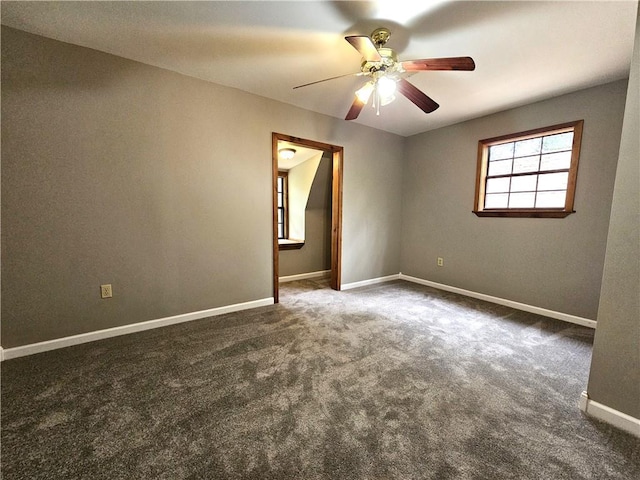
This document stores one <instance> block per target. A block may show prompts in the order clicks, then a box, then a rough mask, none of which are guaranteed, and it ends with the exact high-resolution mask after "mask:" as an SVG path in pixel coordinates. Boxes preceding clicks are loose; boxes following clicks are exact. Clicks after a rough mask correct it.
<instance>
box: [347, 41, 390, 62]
mask: <svg viewBox="0 0 640 480" xmlns="http://www.w3.org/2000/svg"><path fill="white" fill-rule="evenodd" d="M344 39H345V40H346V41H347V42H349V43H350V44H351V46H352V47H353V48H355V49H356V50H358V51H359V52H360V55H362V56H363V57H364V59H365V60H366V61H367V62H379V61H380V60H382V57H381V56H380V53H378V49H377V48H376V46H375V45H374V44H373V42H372V41H371V39H370V38H369V37H367V36H365V35H352V36H350V37H344Z"/></svg>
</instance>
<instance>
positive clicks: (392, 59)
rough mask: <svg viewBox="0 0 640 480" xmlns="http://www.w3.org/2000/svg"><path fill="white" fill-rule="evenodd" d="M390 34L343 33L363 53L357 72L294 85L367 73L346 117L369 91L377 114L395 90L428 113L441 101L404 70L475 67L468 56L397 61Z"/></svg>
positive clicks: (356, 110) (357, 108) (379, 31)
mask: <svg viewBox="0 0 640 480" xmlns="http://www.w3.org/2000/svg"><path fill="white" fill-rule="evenodd" d="M390 36H391V32H390V31H389V30H388V29H386V28H377V29H376V30H374V31H373V33H371V36H370V37H367V36H366V35H352V36H348V37H345V40H346V41H347V42H349V43H350V44H351V46H353V48H355V49H356V50H357V51H358V52H360V54H361V55H362V57H363V58H362V64H361V66H360V70H361V71H360V72H358V73H351V74H347V75H338V76H337V77H331V78H325V79H324V80H319V81H317V82H311V83H305V84H304V85H298V86H297V87H293V88H294V89H296V88H302V87H307V86H309V85H315V84H316V83H321V82H326V81H328V80H335V79H336V78H342V77H348V76H352V75H356V76H366V77H369V78H370V80H369V81H368V82H367V83H365V84H364V86H362V87H361V88H360V89H359V90H358V91H356V95H355V99H354V101H353V104H352V105H351V108H350V109H349V112H347V116H346V117H345V120H354V119H356V118H358V115H360V112H361V111H362V108H363V107H364V106H365V105H366V104H367V103H368V101H369V99H370V98H371V97H372V94H373V101H372V106H373V107H374V108H375V109H376V113H377V114H378V115H379V114H380V107H381V106H385V105H387V104H389V103H391V102H392V101H393V100H394V99H395V93H396V91H397V92H400V93H401V94H402V95H404V96H405V97H407V98H408V99H409V100H410V101H411V102H413V103H414V104H415V105H417V106H418V108H420V109H421V110H422V111H423V112H425V113H431V112H433V111H434V110H435V109H437V108H438V107H439V106H440V105H438V104H437V103H436V102H435V101H434V100H433V99H431V98H430V97H428V96H427V95H425V94H424V93H423V92H422V91H421V90H419V89H418V88H417V87H416V86H415V85H413V84H412V83H409V81H407V80H406V78H404V77H405V76H406V75H407V74H411V73H415V72H419V71H424V70H466V71H471V70H474V69H475V68H476V64H475V62H474V61H473V59H472V58H471V57H451V58H424V59H421V60H408V61H405V62H399V61H398V56H397V55H396V52H394V51H393V50H392V49H390V48H386V47H385V44H386V43H387V41H388V40H389V37H390Z"/></svg>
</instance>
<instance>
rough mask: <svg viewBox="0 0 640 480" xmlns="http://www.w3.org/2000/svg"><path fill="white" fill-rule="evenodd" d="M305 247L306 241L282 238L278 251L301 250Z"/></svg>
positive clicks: (279, 241)
mask: <svg viewBox="0 0 640 480" xmlns="http://www.w3.org/2000/svg"><path fill="white" fill-rule="evenodd" d="M302 247H304V240H291V239H286V238H281V239H279V240H278V250H300V249H301V248H302Z"/></svg>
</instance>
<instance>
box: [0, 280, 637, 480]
mask: <svg viewBox="0 0 640 480" xmlns="http://www.w3.org/2000/svg"><path fill="white" fill-rule="evenodd" d="M326 287H327V284H326V282H317V281H301V282H295V283H291V284H285V285H283V286H282V289H281V302H282V303H280V304H279V305H274V306H269V307H263V308H258V309H255V310H251V311H245V312H238V313H233V314H227V315H223V316H219V317H214V318H212V319H205V320H200V321H196V322H191V323H188V324H182V325H176V326H172V327H166V328H162V329H157V330H152V331H147V332H141V333H137V334H133V335H128V336H123V337H118V338H113V339H108V340H103V341H99V342H94V343H91V344H85V345H80V346H77V347H71V348H67V349H62V350H57V351H52V352H47V353H42V354H39V355H34V356H31V357H24V358H18V359H14V360H9V361H6V362H4V363H3V364H2V478H4V479H5V480H13V479H34V480H35V479H49V480H51V479H80V478H82V479H434V480H436V479H437V480H442V479H506V478H509V479H511V478H512V479H599V480H600V479H635V478H640V441H639V440H638V439H637V438H635V437H632V436H631V435H628V434H625V433H623V432H620V431H617V430H615V429H613V428H611V427H608V426H607V425H605V424H602V423H599V422H597V421H595V420H592V419H590V418H588V417H585V416H584V415H582V414H581V412H580V411H579V409H578V399H579V396H580V393H581V391H582V390H584V389H585V386H586V384H587V376H588V369H589V362H590V357H591V347H592V341H593V331H592V330H590V329H587V328H583V327H579V326H575V325H571V324H568V323H563V322H560V321H556V320H551V319H547V318H544V317H540V316H536V315H532V314H528V313H524V312H518V311H515V310H512V309H509V308H506V307H501V306H496V305H492V304H488V303H484V302H480V301H476V300H473V299H469V298H465V297H461V296H457V295H454V294H450V293H445V292H439V291H436V290H433V289H430V288H427V287H422V286H419V285H414V284H410V283H406V282H400V281H398V282H392V283H387V284H383V285H377V286H373V287H368V288H361V289H356V290H350V291H346V292H335V291H332V290H329V289H327V288H326Z"/></svg>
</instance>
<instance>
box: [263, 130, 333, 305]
mask: <svg viewBox="0 0 640 480" xmlns="http://www.w3.org/2000/svg"><path fill="white" fill-rule="evenodd" d="M271 139H272V141H271V143H272V147H271V150H272V152H271V157H272V190H273V298H274V301H275V303H278V301H279V291H280V286H279V277H280V275H279V258H280V249H279V246H278V186H277V181H278V142H280V141H284V142H288V143H291V144H295V145H300V146H302V147H307V148H314V149H316V150H322V151H324V152H327V153H329V154H330V155H331V158H332V168H331V171H332V176H331V288H332V289H334V290H340V286H341V270H342V258H341V257H342V162H343V151H344V150H343V148H342V147H340V146H337V145H330V144H327V143H321V142H316V141H313V140H306V139H303V138H297V137H292V136H290V135H284V134H281V133H275V132H274V133H273V134H272V136H271Z"/></svg>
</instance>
